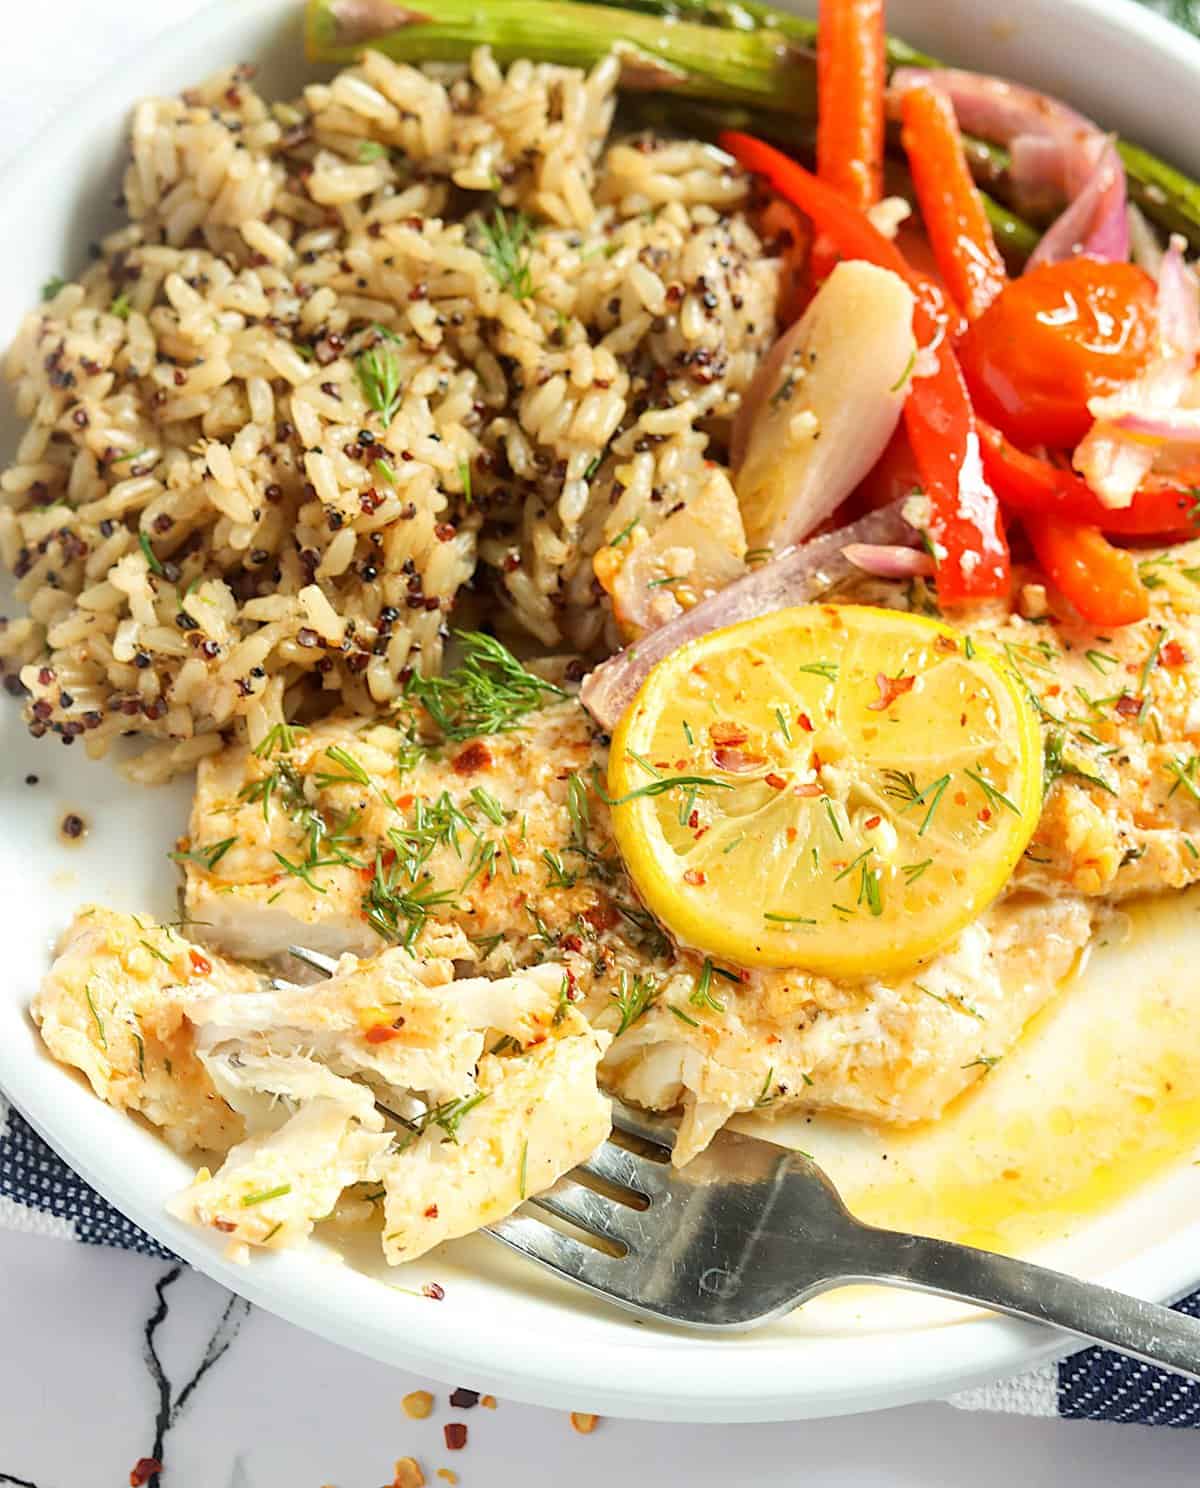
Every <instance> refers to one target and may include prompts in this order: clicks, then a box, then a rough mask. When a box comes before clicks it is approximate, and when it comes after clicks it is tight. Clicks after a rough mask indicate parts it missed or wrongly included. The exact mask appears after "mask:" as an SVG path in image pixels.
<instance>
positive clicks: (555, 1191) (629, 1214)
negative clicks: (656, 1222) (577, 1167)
mask: <svg viewBox="0 0 1200 1488" xmlns="http://www.w3.org/2000/svg"><path fill="white" fill-rule="evenodd" d="M530 1203H532V1204H535V1205H536V1206H537V1207H538V1208H539V1209H547V1210H549V1212H550V1213H551V1214H557V1215H558V1217H559V1218H560V1219H566V1220H569V1221H570V1222H571V1223H572V1224H575V1225H578V1226H579V1228H580V1229H582V1230H588V1231H589V1232H590V1233H591V1234H593V1235H597V1236H599V1237H600V1239H602V1240H612V1241H615V1242H616V1243H617V1244H618V1245H623V1246H625V1247H626V1249H627V1250H631V1251H632V1250H635V1249H636V1248H637V1246H638V1243H639V1242H640V1241H641V1239H642V1238H643V1234H644V1230H643V1226H642V1223H641V1218H642V1211H641V1210H638V1209H630V1208H628V1207H627V1206H626V1205H624V1204H620V1203H618V1202H617V1201H616V1200H615V1199H608V1198H605V1197H604V1196H603V1195H602V1194H598V1193H596V1192H595V1191H594V1190H593V1189H590V1188H586V1187H585V1186H584V1185H583V1184H582V1183H575V1182H573V1181H572V1180H571V1179H569V1178H560V1179H559V1181H558V1182H557V1183H556V1184H555V1186H554V1187H553V1188H551V1189H547V1191H546V1192H545V1193H540V1194H538V1195H537V1196H536V1197H535V1198H532V1199H531V1200H530Z"/></svg>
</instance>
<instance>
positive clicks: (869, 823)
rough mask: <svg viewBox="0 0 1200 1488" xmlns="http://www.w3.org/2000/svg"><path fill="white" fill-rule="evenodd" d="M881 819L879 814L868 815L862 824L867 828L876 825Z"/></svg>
mask: <svg viewBox="0 0 1200 1488" xmlns="http://www.w3.org/2000/svg"><path fill="white" fill-rule="evenodd" d="M882 820H883V818H882V817H880V816H868V817H867V819H866V821H865V822H863V826H864V827H868V828H869V827H877V826H878V825H879V823H880V822H881V821H882Z"/></svg>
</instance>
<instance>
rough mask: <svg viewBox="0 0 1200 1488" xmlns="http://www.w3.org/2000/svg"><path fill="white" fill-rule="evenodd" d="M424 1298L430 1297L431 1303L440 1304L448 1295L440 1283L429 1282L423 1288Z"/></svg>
mask: <svg viewBox="0 0 1200 1488" xmlns="http://www.w3.org/2000/svg"><path fill="white" fill-rule="evenodd" d="M421 1295H422V1297H428V1298H429V1300H430V1301H431V1302H440V1301H441V1300H442V1298H443V1297H444V1296H445V1295H446V1288H445V1287H444V1286H443V1285H442V1284H441V1282H440V1281H427V1282H426V1283H425V1285H424V1286H423V1287H422V1288H421Z"/></svg>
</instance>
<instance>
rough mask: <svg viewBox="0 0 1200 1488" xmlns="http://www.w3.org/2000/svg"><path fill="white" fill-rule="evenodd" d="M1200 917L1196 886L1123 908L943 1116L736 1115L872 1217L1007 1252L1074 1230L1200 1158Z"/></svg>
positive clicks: (868, 1218)
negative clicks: (909, 1123)
mask: <svg viewBox="0 0 1200 1488" xmlns="http://www.w3.org/2000/svg"><path fill="white" fill-rule="evenodd" d="M1198 916H1200V889H1193V890H1190V891H1188V892H1186V893H1183V894H1176V895H1168V896H1164V897H1163V898H1160V899H1155V900H1148V901H1145V902H1142V903H1140V904H1137V905H1134V906H1132V907H1131V908H1130V911H1129V914H1128V916H1125V915H1121V916H1119V917H1117V920H1116V922H1115V923H1114V925H1113V926H1112V928H1111V929H1110V930H1109V931H1108V932H1107V933H1105V932H1104V931H1101V932H1100V933H1099V935H1098V937H1097V941H1096V944H1095V946H1094V949H1093V951H1092V954H1091V957H1090V959H1089V960H1088V962H1087V964H1086V966H1085V967H1084V968H1083V969H1082V970H1081V971H1080V972H1078V973H1077V974H1076V975H1075V976H1074V977H1073V978H1071V979H1070V980H1069V982H1068V983H1067V984H1066V985H1065V986H1064V987H1063V989H1062V990H1061V991H1060V993H1059V994H1058V996H1057V997H1056V998H1055V999H1054V1000H1053V1001H1052V1002H1051V1003H1050V1004H1049V1005H1048V1006H1047V1007H1046V1008H1045V1009H1043V1011H1042V1012H1041V1013H1039V1014H1038V1016H1037V1017H1036V1018H1034V1019H1033V1020H1032V1021H1031V1023H1030V1025H1029V1026H1028V1027H1027V1028H1026V1030H1025V1034H1024V1036H1023V1037H1022V1039H1021V1041H1020V1043H1019V1044H1018V1045H1017V1047H1016V1048H1015V1049H1013V1050H1012V1051H1010V1053H1009V1054H1008V1055H1007V1056H1005V1057H1004V1058H1003V1059H1002V1060H1000V1061H999V1062H998V1063H997V1064H996V1065H995V1067H994V1068H993V1069H991V1070H990V1071H989V1072H988V1073H987V1074H986V1075H984V1076H983V1078H982V1079H980V1080H979V1081H978V1083H977V1084H975V1085H974V1086H973V1087H972V1088H971V1089H970V1090H969V1091H967V1092H966V1093H965V1094H964V1095H963V1096H961V1097H960V1098H959V1099H958V1100H957V1101H955V1102H954V1103H953V1104H952V1105H951V1106H950V1107H949V1109H948V1110H947V1111H946V1112H945V1113H944V1115H943V1116H942V1117H941V1119H940V1120H939V1121H936V1122H928V1123H923V1124H922V1125H919V1126H916V1127H909V1128H875V1129H869V1128H863V1127H860V1126H855V1125H852V1124H851V1123H849V1122H843V1121H839V1120H837V1119H836V1118H830V1117H824V1116H818V1117H813V1118H811V1119H809V1120H805V1119H804V1118H795V1117H793V1118H790V1119H782V1120H780V1121H779V1122H777V1123H771V1122H767V1121H761V1120H760V1121H753V1122H745V1123H739V1124H740V1125H742V1126H743V1127H744V1129H746V1130H752V1131H755V1132H757V1133H758V1134H759V1135H762V1136H773V1137H774V1138H775V1140H777V1141H785V1142H787V1143H788V1144H789V1145H793V1146H797V1147H800V1148H803V1149H804V1150H805V1151H807V1152H811V1153H812V1155H813V1156H814V1157H815V1158H816V1159H817V1161H818V1162H820V1163H821V1165H822V1166H823V1167H824V1168H825V1169H826V1170H827V1172H828V1173H829V1174H830V1176H831V1177H832V1178H833V1179H834V1181H835V1182H836V1183H837V1185H838V1187H839V1189H840V1190H841V1192H842V1195H843V1197H844V1199H845V1201H846V1203H847V1205H848V1207H849V1208H850V1209H851V1210H852V1212H854V1213H855V1214H857V1215H858V1216H859V1217H860V1218H861V1219H864V1220H866V1221H868V1222H869V1223H872V1224H878V1225H885V1226H888V1227H891V1228H896V1229H904V1230H910V1231H913V1232H917V1233H921V1234H928V1235H936V1236H940V1237H942V1238H945V1239H950V1240H959V1241H963V1242H965V1243H967V1244H971V1245H979V1246H983V1247H986V1248H987V1249H991V1250H999V1251H1005V1252H1009V1253H1017V1252H1029V1251H1033V1250H1037V1249H1039V1248H1040V1247H1042V1246H1044V1245H1048V1244H1052V1243H1054V1242H1056V1241H1061V1240H1063V1239H1066V1238H1068V1237H1070V1236H1073V1235H1075V1234H1077V1233H1079V1232H1080V1231H1081V1230H1083V1229H1084V1228H1085V1227H1086V1225H1087V1223H1088V1222H1089V1221H1093V1220H1096V1219H1098V1218H1099V1217H1100V1216H1102V1215H1104V1214H1106V1213H1108V1212H1110V1211H1112V1210H1114V1209H1115V1208H1116V1207H1117V1206H1118V1205H1119V1204H1120V1203H1121V1201H1122V1200H1124V1199H1127V1198H1128V1197H1130V1196H1131V1195H1132V1194H1133V1193H1134V1192H1135V1191H1136V1190H1138V1189H1139V1188H1141V1187H1142V1186H1143V1185H1146V1184H1149V1183H1151V1182H1152V1181H1153V1180H1155V1179H1156V1178H1160V1177H1162V1176H1164V1175H1166V1174H1167V1173H1168V1172H1170V1171H1171V1170H1173V1169H1176V1168H1179V1167H1182V1166H1184V1165H1186V1164H1187V1163H1189V1162H1193V1161H1195V1160H1196V1159H1197V1158H1198V1157H1200V977H1198V976H1197V975H1196V949H1197V943H1198V937H1200V918H1198ZM1126 919H1127V920H1128V929H1126V927H1125V924H1124V923H1123V922H1124V921H1125V920H1126ZM1198 1213H1200V1211H1198Z"/></svg>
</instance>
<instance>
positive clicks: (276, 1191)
mask: <svg viewBox="0 0 1200 1488" xmlns="http://www.w3.org/2000/svg"><path fill="white" fill-rule="evenodd" d="M291 1191H292V1185H291V1184H290V1183H281V1184H280V1185H279V1187H278V1188H264V1189H263V1190H262V1192H261V1193H249V1194H243V1195H242V1199H241V1204H242V1208H243V1209H250V1208H252V1207H253V1206H254V1205H255V1204H265V1203H266V1202H267V1200H268V1199H282V1198H283V1196H284V1195H285V1194H290V1193H291Z"/></svg>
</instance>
